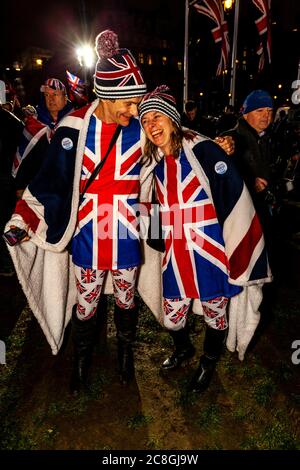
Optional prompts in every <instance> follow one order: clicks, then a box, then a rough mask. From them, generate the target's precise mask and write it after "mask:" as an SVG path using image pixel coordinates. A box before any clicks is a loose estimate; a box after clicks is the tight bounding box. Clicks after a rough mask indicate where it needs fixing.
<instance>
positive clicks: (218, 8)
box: [193, 0, 230, 75]
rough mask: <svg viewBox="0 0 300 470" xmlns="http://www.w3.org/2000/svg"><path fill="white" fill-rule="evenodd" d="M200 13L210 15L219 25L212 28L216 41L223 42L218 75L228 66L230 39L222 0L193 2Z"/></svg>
mask: <svg viewBox="0 0 300 470" xmlns="http://www.w3.org/2000/svg"><path fill="white" fill-rule="evenodd" d="M193 6H194V7H195V9H196V10H197V11H198V13H201V14H203V15H205V16H208V17H209V18H210V19H211V20H212V21H213V22H214V23H215V24H216V25H217V26H216V27H215V28H213V29H212V30H211V32H212V35H213V38H214V41H215V43H216V44H217V43H219V42H220V43H221V58H220V62H219V64H218V68H217V75H220V74H221V73H222V70H225V69H226V67H227V66H228V57H229V51H230V46H229V39H228V24H227V21H226V20H225V19H224V10H223V6H222V2H221V0H200V1H198V2H196V3H194V4H193Z"/></svg>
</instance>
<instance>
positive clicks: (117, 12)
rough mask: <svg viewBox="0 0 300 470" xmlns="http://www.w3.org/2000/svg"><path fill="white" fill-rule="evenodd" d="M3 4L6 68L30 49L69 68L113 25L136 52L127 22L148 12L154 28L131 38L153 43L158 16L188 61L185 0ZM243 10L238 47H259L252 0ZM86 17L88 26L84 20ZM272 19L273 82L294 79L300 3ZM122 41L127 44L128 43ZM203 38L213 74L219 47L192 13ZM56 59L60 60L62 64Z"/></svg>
mask: <svg viewBox="0 0 300 470" xmlns="http://www.w3.org/2000/svg"><path fill="white" fill-rule="evenodd" d="M4 3H5V4H4V6H2V7H1V8H2V10H3V12H2V15H3V21H2V29H1V34H2V36H4V37H3V40H2V41H1V44H2V51H1V61H0V62H1V63H2V65H4V64H5V63H11V62H12V61H13V60H16V59H17V56H18V54H20V53H21V52H22V50H24V49H25V48H26V47H28V46H35V47H42V48H45V49H50V50H51V51H53V52H54V53H56V56H55V57H56V58H57V57H59V55H60V58H61V60H62V61H64V62H66V63H67V64H68V63H70V62H71V61H72V60H74V61H75V60H76V59H75V47H76V45H77V44H78V43H79V42H80V41H81V40H82V38H83V37H84V36H85V37H86V39H88V40H89V41H90V43H91V44H94V39H95V36H96V35H97V34H98V33H99V32H100V31H102V30H104V29H107V28H111V27H112V25H111V23H112V22H113V29H115V31H116V32H117V33H118V35H119V43H120V45H121V47H128V48H129V49H131V47H132V45H131V44H130V39H131V31H128V30H127V31H126V29H128V28H127V24H126V21H124V18H126V14H129V15H132V14H133V13H134V12H135V10H138V11H142V12H144V14H146V17H147V18H149V21H150V23H149V22H148V24H147V25H145V28H144V25H143V24H142V25H141V24H137V25H136V27H133V28H132V29H133V30H132V37H135V38H136V37H137V36H136V35H139V36H140V37H142V36H143V35H145V34H146V33H144V31H147V34H148V37H149V36H150V38H151V18H153V17H159V18H161V19H162V20H164V21H165V23H162V24H165V25H166V29H165V30H163V31H159V32H158V34H159V36H160V37H161V38H170V39H171V40H172V41H173V42H174V43H175V47H176V48H177V49H178V55H179V56H181V57H182V58H183V47H184V8H185V0H151V1H148V2H145V1H144V0H86V1H84V0H70V1H68V0H59V1H58V0H52V1H50V2H49V1H47V2H43V0H27V1H26V2H20V0H5V2H4ZM240 10H241V12H240V35H239V46H240V50H242V47H244V45H249V44H251V45H253V46H254V47H255V42H257V41H258V36H257V33H256V29H255V25H254V18H253V11H254V10H253V5H252V2H251V0H240ZM251 15H252V17H251ZM84 18H85V19H86V22H84V21H83V20H84ZM232 18H233V15H231V19H232ZM272 20H273V21H276V23H277V24H276V26H272V32H273V53H272V57H273V58H272V67H273V72H272V73H273V76H274V79H275V78H276V80H281V79H283V80H284V79H285V80H287V79H290V80H291V81H292V80H295V79H296V78H297V66H298V61H299V59H300V47H299V44H300V0H272ZM149 24H150V27H149ZM143 28H144V29H143ZM295 28H298V32H292V30H293V29H295ZM125 33H126V35H125ZM231 33H232V31H231ZM155 34H157V32H153V35H154V36H155ZM123 36H124V37H126V40H123ZM198 36H199V37H200V38H201V43H200V49H199V51H198V55H199V66H201V69H202V70H206V69H209V71H210V73H211V74H213V73H214V71H213V69H214V68H215V65H214V64H213V63H212V58H213V57H214V56H213V54H214V53H215V50H216V48H215V47H214V44H213V41H212V37H211V33H210V24H209V20H208V19H207V18H205V17H204V16H203V15H199V14H198V13H197V12H196V11H195V9H194V8H191V13H190V38H191V39H192V40H195V39H196V38H197V37H198ZM231 37H232V36H231ZM138 44H140V43H139V42H138ZM141 48H142V45H141ZM207 51H208V52H209V53H207ZM192 53H193V49H192V48H190V54H192ZM200 53H201V54H202V55H201V54H200ZM56 58H55V60H59V59H56ZM197 60H198V59H197ZM75 73H76V71H75Z"/></svg>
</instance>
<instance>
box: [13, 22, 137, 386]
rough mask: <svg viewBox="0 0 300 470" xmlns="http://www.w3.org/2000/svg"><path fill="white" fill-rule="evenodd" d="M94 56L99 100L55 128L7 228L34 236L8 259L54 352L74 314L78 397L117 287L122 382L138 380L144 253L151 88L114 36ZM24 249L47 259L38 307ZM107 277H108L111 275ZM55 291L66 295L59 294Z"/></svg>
mask: <svg viewBox="0 0 300 470" xmlns="http://www.w3.org/2000/svg"><path fill="white" fill-rule="evenodd" d="M96 52H97V54H98V61H97V64H96V68H95V75H94V86H95V93H96V95H97V99H96V100H95V101H94V102H93V103H91V104H88V105H86V106H85V107H83V108H81V109H79V110H77V111H74V112H73V113H71V114H69V115H68V116H67V117H66V118H65V119H63V120H62V121H61V122H60V123H59V125H58V127H57V129H56V131H55V134H54V136H53V138H52V140H51V144H50V146H49V151H48V153H47V156H46V160H45V162H44V164H43V167H42V169H41V171H40V172H39V174H38V176H37V177H36V178H35V179H34V180H33V181H32V182H31V183H30V184H29V186H28V187H27V188H26V190H25V192H24V195H23V198H22V200H20V201H19V203H18V204H17V206H16V209H15V214H14V215H13V217H12V219H11V221H10V223H9V225H10V226H12V225H14V226H17V227H20V228H24V229H25V230H26V232H27V233H28V235H29V237H30V241H29V242H26V243H21V244H19V245H16V246H15V247H13V248H11V254H12V257H13V259H14V262H15V263H16V266H17V267H16V270H17V273H18V275H19V278H20V280H21V283H22V285H23V288H24V291H25V294H26V295H27V298H28V301H29V305H30V306H31V308H32V310H33V312H34V313H35V315H36V316H37V318H38V320H39V322H40V324H41V326H42V328H43V331H44V332H45V334H46V337H47V339H48V341H49V343H50V345H51V347H52V350H53V353H54V354H56V353H57V351H58V349H59V348H60V346H61V342H62V339H63V330H64V328H65V326H66V325H67V323H68V321H69V319H70V316H71V311H72V329H73V340H74V369H73V373H72V377H71V383H70V387H71V392H72V393H74V394H76V393H78V392H79V391H80V390H81V389H83V388H85V386H86V384H87V377H88V370H89V366H90V363H91V358H92V351H93V345H94V335H95V325H96V315H95V313H96V311H97V304H98V301H99V297H100V294H101V291H102V289H103V286H104V283H105V282H106V281H107V282H108V283H110V284H111V283H112V285H113V292H114V296H115V302H116V304H115V311H114V320H115V324H116V330H117V339H118V362H119V373H120V379H121V382H122V383H127V382H129V381H130V380H131V379H132V378H133V376H134V362H133V351H132V343H133V341H134V338H135V330H136V323H137V314H138V311H137V305H136V303H135V296H134V294H135V283H136V278H137V269H138V266H139V265H140V263H141V251H140V241H139V234H138V231H137V225H138V223H137V215H136V204H137V202H138V195H139V190H140V181H139V178H140V166H141V165H140V158H141V154H142V152H141V143H140V139H141V128H140V124H139V120H138V119H137V118H136V117H137V114H138V113H137V105H138V103H139V102H140V100H141V98H142V96H143V95H144V94H145V92H146V84H145V82H144V79H143V76H142V74H141V71H140V69H139V67H138V66H137V64H136V61H135V59H134V57H133V55H132V54H131V52H130V51H129V50H128V49H120V48H119V44H118V37H117V35H116V34H115V33H114V32H113V31H110V30H106V31H103V32H102V33H100V34H99V35H98V36H97V38H96ZM100 162H102V163H101V165H102V166H101V168H100V167H99V163H100ZM97 167H98V170H99V171H98V173H97ZM68 246H69V247H70V246H71V252H72V258H71V259H69V255H68V253H67V251H66V248H67V247H68ZM25 250H26V251H25ZM24 251H25V252H26V255H27V260H28V259H30V260H31V262H32V264H34V262H35V261H37V262H38V256H39V254H40V253H41V252H42V253H41V254H40V260H42V259H43V263H44V270H43V274H44V279H42V280H40V279H39V282H40V283H42V293H41V295H40V298H39V299H37V298H36V295H37V294H36V285H33V284H34V282H35V279H34V278H33V276H34V273H35V271H34V269H35V267H30V266H29V265H26V266H25V269H24V266H20V263H19V259H20V258H19V257H20V256H21V255H20V253H23V252H24ZM47 269H49V272H48V271H47ZM50 270H51V273H50ZM24 271H26V273H25V272H24ZM29 272H30V276H29V280H28V279H26V277H27V276H26V275H27V273H29ZM108 272H109V273H110V276H106V275H107V273H108ZM56 275H57V276H58V280H57V279H56V278H55V277H56ZM48 276H49V277H48ZM107 277H108V278H109V279H107ZM46 279H47V282H46ZM56 284H58V285H59V289H60V290H57V291H55V285H56ZM50 296H51V298H50ZM75 302H76V303H75ZM74 303H75V305H74ZM73 305H74V306H73Z"/></svg>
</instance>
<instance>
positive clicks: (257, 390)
mask: <svg viewBox="0 0 300 470" xmlns="http://www.w3.org/2000/svg"><path fill="white" fill-rule="evenodd" d="M276 388H277V387H276V385H275V383H274V382H273V380H272V379H270V378H265V379H260V381H259V382H258V383H257V384H256V385H254V389H253V392H252V395H253V397H254V399H255V401H256V402H257V403H258V404H259V405H262V406H267V405H269V404H270V402H271V400H272V399H273V396H274V393H275V391H276Z"/></svg>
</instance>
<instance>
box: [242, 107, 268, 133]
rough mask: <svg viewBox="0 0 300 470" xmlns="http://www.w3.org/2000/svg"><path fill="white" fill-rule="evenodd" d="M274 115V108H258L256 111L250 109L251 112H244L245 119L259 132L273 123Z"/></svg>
mask: <svg viewBox="0 0 300 470" xmlns="http://www.w3.org/2000/svg"><path fill="white" fill-rule="evenodd" d="M272 116H273V109H272V108H258V109H255V110H254V111H250V113H247V114H244V119H245V120H246V121H247V122H248V124H249V126H251V127H253V129H255V130H256V132H257V133H258V134H259V133H260V132H263V131H264V130H265V129H267V127H268V126H269V125H270V124H271V121H272Z"/></svg>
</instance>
